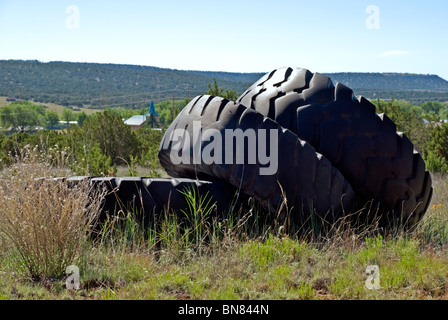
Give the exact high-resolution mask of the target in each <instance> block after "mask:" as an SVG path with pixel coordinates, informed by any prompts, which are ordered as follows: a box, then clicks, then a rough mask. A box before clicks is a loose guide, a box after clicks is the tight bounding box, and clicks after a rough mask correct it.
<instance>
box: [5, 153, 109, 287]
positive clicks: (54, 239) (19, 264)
mask: <svg viewBox="0 0 448 320" xmlns="http://www.w3.org/2000/svg"><path fill="white" fill-rule="evenodd" d="M39 156H40V155H39V154H37V153H36V152H35V151H30V150H25V151H23V152H22V154H21V155H20V157H18V158H17V159H16V162H15V163H14V164H13V165H12V166H10V167H8V168H6V169H5V170H3V171H2V173H1V177H0V194H1V197H0V239H1V242H2V249H3V255H4V256H7V259H6V261H9V264H10V265H11V267H12V268H14V269H16V270H17V271H20V273H22V274H23V275H24V276H25V277H28V278H31V279H33V280H40V279H43V278H53V277H60V276H62V275H63V274H64V272H65V269H66V267H67V266H68V265H71V264H73V263H74V262H75V260H76V259H77V258H79V257H80V256H81V255H82V254H83V250H85V248H86V246H85V243H86V241H87V239H88V238H89V235H90V233H91V232H92V231H93V230H94V227H95V224H96V221H97V218H98V214H99V212H100V205H101V202H102V199H103V197H104V192H102V191H101V190H99V189H93V188H92V187H91V185H89V183H88V182H87V181H78V182H77V183H74V184H71V185H70V184H68V183H67V182H66V181H64V180H63V179H53V175H52V174H54V173H55V172H54V170H55V167H53V166H52V165H51V163H48V162H42V161H39V160H38V157H39Z"/></svg>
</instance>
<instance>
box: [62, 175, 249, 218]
mask: <svg viewBox="0 0 448 320" xmlns="http://www.w3.org/2000/svg"><path fill="white" fill-rule="evenodd" d="M59 179H64V180H67V183H76V182H77V181H80V180H86V179H87V180H89V181H90V182H91V183H92V184H93V185H94V186H95V187H98V188H99V187H104V188H106V192H107V195H106V197H105V199H104V203H103V206H102V212H101V216H100V221H104V220H105V219H106V217H108V216H109V217H110V216H113V215H116V214H117V213H118V212H119V211H120V210H121V211H122V212H124V213H125V214H126V213H127V211H128V210H129V212H132V213H133V214H135V215H136V216H138V218H140V219H141V220H142V221H145V222H147V223H150V222H152V221H154V217H155V216H157V215H159V214H162V213H163V214H164V213H166V212H174V213H177V214H178V215H179V216H182V215H183V214H182V212H181V210H183V211H185V212H187V213H188V203H187V201H186V199H185V196H184V194H182V193H181V192H183V191H185V190H186V188H194V191H195V193H196V195H197V199H199V197H201V196H202V197H207V199H211V202H210V205H212V204H214V208H213V210H212V212H211V213H210V216H216V217H223V216H225V215H226V214H227V213H228V211H229V210H231V209H232V208H241V207H244V206H245V205H246V201H247V200H248V197H247V196H246V195H244V194H237V189H236V188H235V187H233V186H231V185H229V184H228V183H225V182H222V181H203V180H193V179H186V178H180V179H174V178H173V179H169V178H168V179H163V178H145V177H88V176H75V177H69V178H59Z"/></svg>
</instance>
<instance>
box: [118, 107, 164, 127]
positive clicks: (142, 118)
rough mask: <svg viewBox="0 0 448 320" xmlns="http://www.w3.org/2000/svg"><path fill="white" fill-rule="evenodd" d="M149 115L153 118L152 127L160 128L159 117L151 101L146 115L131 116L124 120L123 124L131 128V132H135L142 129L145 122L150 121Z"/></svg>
mask: <svg viewBox="0 0 448 320" xmlns="http://www.w3.org/2000/svg"><path fill="white" fill-rule="evenodd" d="M151 114H152V115H153V116H154V118H153V119H154V123H153V125H156V126H157V127H160V116H159V114H158V113H157V112H156V109H155V107H154V102H153V101H151V103H150V104H149V108H148V112H147V113H146V114H142V115H140V114H138V115H135V116H132V117H130V118H129V119H127V120H125V121H124V123H125V124H127V125H129V126H131V130H136V129H138V128H140V127H142V126H143V125H144V124H145V123H146V122H147V121H150V119H151Z"/></svg>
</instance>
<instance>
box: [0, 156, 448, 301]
mask: <svg viewBox="0 0 448 320" xmlns="http://www.w3.org/2000/svg"><path fill="white" fill-rule="evenodd" d="M54 170H61V168H54V167H49V166H48V165H46V164H42V163H38V162H36V159H35V158H33V157H31V158H27V159H25V161H24V162H21V163H17V164H15V165H13V166H12V167H11V168H7V169H5V170H4V171H3V172H2V179H1V184H0V188H1V191H2V194H3V195H5V197H4V198H5V199H3V200H2V203H0V208H2V212H1V213H2V214H3V218H2V219H0V235H1V237H0V240H1V241H2V245H1V250H0V299H5V300H16V299H19V300H21V299H39V300H41V299H76V300H77V299H80V300H84V299H95V300H111V299H112V300H114V299H119V300H124V299H157V300H166V299H182V300H184V299H195V300H203V299H207V300H215V299H236V300H239V299H257V300H264V299H288V300H289V299H313V300H314V299H318V300H322V299H323V300H338V299H405V300H408V299H447V298H448V268H447V265H448V255H447V253H448V249H447V244H448V238H447V236H448V210H447V203H448V202H447V201H448V183H447V181H446V178H445V177H444V176H442V175H433V180H434V183H433V185H434V197H433V200H432V203H431V204H430V207H429V209H428V212H427V213H426V215H425V217H424V219H423V221H422V222H421V223H420V224H419V225H418V227H417V228H416V229H415V230H413V231H410V232H403V231H398V232H395V233H394V234H389V233H388V234H382V235H380V233H379V232H378V230H375V228H374V227H366V228H359V229H358V228H354V227H352V226H351V225H349V224H348V223H344V222H341V223H339V224H335V225H334V226H333V227H332V228H328V229H327V231H326V232H322V231H317V232H316V230H315V229H313V228H311V229H306V230H301V231H299V232H297V230H296V231H295V232H294V230H293V229H289V228H286V227H285V225H284V224H282V222H281V221H274V223H273V224H270V225H263V224H262V223H261V221H262V220H263V219H262V217H259V216H258V211H257V208H256V207H254V208H253V210H251V211H250V212H234V213H233V214H232V215H231V216H230V217H231V218H229V219H226V220H223V221H207V220H205V219H202V218H201V217H202V216H201V214H205V213H206V212H207V208H206V207H205V206H203V207H197V208H195V212H194V213H195V214H193V213H192V212H190V214H186V216H187V223H186V224H185V223H184V222H183V223H181V222H180V220H179V219H178V218H177V217H178V216H176V215H170V214H166V215H165V216H164V218H161V219H160V221H159V222H158V226H159V228H157V227H156V226H154V228H153V229H147V230H143V229H142V228H141V227H140V225H139V224H138V223H137V222H136V220H135V219H134V217H135V215H136V213H135V212H132V211H127V210H123V211H121V213H122V215H121V218H120V219H118V220H113V221H109V222H108V223H106V224H103V225H102V227H101V229H100V231H98V232H99V233H100V237H92V236H91V235H92V234H93V233H92V230H91V229H90V228H89V224H85V223H84V224H83V223H82V221H83V220H82V219H81V220H79V219H78V220H76V219H74V217H73V216H72V215H67V212H69V211H67V210H66V208H67V207H69V208H77V207H78V208H79V206H80V205H85V203H86V202H82V201H83V200H84V201H86V200H87V199H89V192H91V191H89V190H84V189H82V188H80V189H79V190H77V193H76V194H77V197H73V196H72V194H73V193H72V192H68V191H69V190H66V189H64V188H65V187H63V186H58V187H57V188H54V186H53V185H51V184H45V185H44V187H37V186H33V187H30V188H28V189H27V192H26V193H25V191H24V190H23V187H22V186H23V185H24V183H25V184H26V183H27V181H28V182H29V181H30V180H29V179H31V178H32V177H35V176H42V175H43V174H45V173H47V174H50V173H54ZM58 173H65V174H68V172H65V171H64V172H58ZM13 195H16V196H15V197H14V196H13ZM101 196H102V195H101V194H97V196H96V197H94V199H95V200H98V201H100V200H99V199H101ZM98 201H92V202H89V203H90V206H91V207H89V208H91V209H92V210H90V211H88V213H89V214H90V215H89V216H87V214H86V216H85V217H84V218H88V217H90V218H92V217H94V216H95V214H96V212H97V207H95V205H98V203H99V202H98ZM19 204H20V210H19V212H21V215H20V217H21V218H20V219H18V218H17V214H16V213H14V212H18V211H17V208H18V207H15V205H19ZM95 210H96V211H95ZM81 211H82V210H81ZM11 213H13V214H11ZM198 213H201V214H198ZM5 217H6V219H5ZM50 217H53V218H52V219H50ZM54 217H58V218H57V219H55V218H54ZM42 221H46V222H45V223H42ZM89 221H93V220H89ZM67 230H70V232H68V231H67ZM83 235H86V236H83ZM31 244H32V245H31ZM68 265H75V266H76V267H77V268H78V270H79V278H78V285H79V288H78V289H76V288H73V287H71V289H70V287H69V288H67V283H66V281H67V279H69V278H68V274H67V273H66V268H67V267H68ZM372 266H377V268H378V269H377V271H376V273H375V275H378V277H377V278H375V279H373V278H370V277H372V276H373V274H368V273H366V271H367V269H368V268H369V269H371V268H375V267H372ZM70 277H72V276H70ZM70 283H71V282H70ZM73 283H75V282H73Z"/></svg>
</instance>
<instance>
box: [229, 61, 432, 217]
mask: <svg viewBox="0 0 448 320" xmlns="http://www.w3.org/2000/svg"><path fill="white" fill-rule="evenodd" d="M236 102H237V103H240V104H243V105H244V106H246V107H248V108H250V109H253V110H256V111H258V112H259V113H261V114H262V115H264V116H266V117H269V118H271V119H273V120H275V121H276V122H277V123H278V124H279V125H281V126H282V127H284V128H288V129H289V130H291V131H292V132H294V133H295V134H296V135H297V136H298V138H300V139H302V140H304V141H307V142H308V143H309V144H310V145H312V146H313V147H314V148H315V149H316V151H317V152H319V153H321V154H322V155H324V156H325V157H326V158H328V160H329V161H330V162H331V164H332V165H333V166H334V167H336V168H337V169H338V170H339V171H340V172H341V173H342V174H343V176H344V177H345V179H347V181H348V182H349V183H350V184H351V186H352V187H353V189H354V190H355V192H356V193H357V196H358V197H359V198H360V199H361V202H363V203H367V202H368V201H372V202H373V203H374V204H375V205H376V207H377V208H378V209H380V211H381V212H388V213H392V215H391V216H392V218H393V219H401V220H404V221H408V222H410V223H412V224H413V223H415V222H417V221H419V220H420V218H421V217H422V215H423V214H424V213H425V211H426V209H427V207H428V205H429V202H430V199H431V195H432V186H431V177H430V174H429V173H428V171H426V170H425V163H424V161H423V159H422V157H421V155H420V154H419V153H418V152H417V151H416V150H414V148H413V144H412V143H411V142H410V141H409V139H408V138H407V137H406V136H405V135H404V134H403V133H400V132H397V131H396V126H395V124H394V123H393V121H391V120H390V119H389V118H388V117H387V116H386V115H385V114H379V115H378V114H376V112H375V106H374V105H373V104H372V103H370V102H369V101H368V100H366V99H365V98H363V97H359V98H356V97H355V96H354V94H353V91H352V90H351V89H350V88H348V87H346V86H344V85H343V84H341V83H336V84H333V82H332V80H331V79H330V78H328V77H326V76H324V75H322V74H319V73H314V74H313V73H311V72H310V71H308V70H306V69H300V68H280V69H277V70H274V71H272V72H270V73H268V74H266V75H264V76H263V77H262V78H261V79H259V80H258V81H257V82H256V83H254V84H253V85H252V86H251V87H249V88H248V89H247V90H246V91H245V92H244V93H243V94H242V95H241V96H240V97H239V98H238V99H237V101H236ZM280 152H281V151H280Z"/></svg>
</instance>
